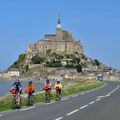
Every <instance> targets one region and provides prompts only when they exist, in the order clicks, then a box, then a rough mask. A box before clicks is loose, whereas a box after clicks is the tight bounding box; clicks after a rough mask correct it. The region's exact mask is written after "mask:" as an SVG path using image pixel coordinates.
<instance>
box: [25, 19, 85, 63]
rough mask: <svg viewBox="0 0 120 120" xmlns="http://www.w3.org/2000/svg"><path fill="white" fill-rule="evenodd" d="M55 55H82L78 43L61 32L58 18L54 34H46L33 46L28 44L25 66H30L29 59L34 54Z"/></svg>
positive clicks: (80, 46) (70, 36)
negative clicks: (51, 53) (48, 53)
mask: <svg viewBox="0 0 120 120" xmlns="http://www.w3.org/2000/svg"><path fill="white" fill-rule="evenodd" d="M49 50H50V51H51V52H55V53H67V54H72V53H75V52H77V53H79V54H83V52H84V50H83V47H82V45H81V43H80V41H78V40H75V39H74V38H73V36H72V35H71V34H70V33H69V32H68V31H65V30H62V25H61V22H60V17H59V18H58V23H57V27H56V33H55V34H46V35H45V36H44V39H40V40H39V41H38V42H37V43H35V44H30V45H28V47H27V50H26V53H25V54H26V61H25V64H27V65H29V64H31V59H32V57H34V56H35V55H36V54H38V55H40V56H45V57H46V55H47V52H48V51H49Z"/></svg>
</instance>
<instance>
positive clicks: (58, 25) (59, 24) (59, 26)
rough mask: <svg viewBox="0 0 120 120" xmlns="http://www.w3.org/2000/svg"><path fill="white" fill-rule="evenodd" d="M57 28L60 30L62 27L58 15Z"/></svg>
mask: <svg viewBox="0 0 120 120" xmlns="http://www.w3.org/2000/svg"><path fill="white" fill-rule="evenodd" d="M57 28H62V26H61V21H60V15H58V23H57Z"/></svg>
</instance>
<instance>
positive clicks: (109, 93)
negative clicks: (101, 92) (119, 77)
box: [109, 85, 120, 94]
mask: <svg viewBox="0 0 120 120" xmlns="http://www.w3.org/2000/svg"><path fill="white" fill-rule="evenodd" d="M119 87H120V86H119V85H118V86H117V87H116V88H115V89H114V90H113V91H111V92H110V93H109V94H112V93H113V92H115V91H116V90H117V89H119Z"/></svg>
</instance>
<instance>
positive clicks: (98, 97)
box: [97, 85, 120, 98]
mask: <svg viewBox="0 0 120 120" xmlns="http://www.w3.org/2000/svg"><path fill="white" fill-rule="evenodd" d="M119 87H120V86H119V85H118V86H117V87H116V88H115V89H114V90H112V91H111V92H110V93H108V94H107V95H104V96H98V97H97V98H103V97H109V96H110V95H111V94H112V93H113V92H115V91H116V90H117V89H119Z"/></svg>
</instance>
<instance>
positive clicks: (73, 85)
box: [0, 79, 104, 111]
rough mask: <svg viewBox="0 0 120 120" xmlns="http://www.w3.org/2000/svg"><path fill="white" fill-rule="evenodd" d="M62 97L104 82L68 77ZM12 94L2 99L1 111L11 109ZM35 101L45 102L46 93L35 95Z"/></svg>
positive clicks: (0, 103) (98, 85)
mask: <svg viewBox="0 0 120 120" xmlns="http://www.w3.org/2000/svg"><path fill="white" fill-rule="evenodd" d="M62 84H63V89H62V97H64V96H68V95H71V94H75V93H79V92H82V91H86V90H91V89H95V88H97V87H100V86H102V85H103V84H104V83H103V82H99V81H96V80H69V79H66V80H64V81H63V82H62ZM51 99H52V100H55V99H56V92H55V90H53V91H51ZM26 101H27V98H23V97H22V107H23V106H26ZM11 102H12V95H8V96H6V97H4V99H2V100H0V111H4V110H9V109H11ZM34 102H35V103H44V102H45V93H44V92H41V93H39V94H35V95H34Z"/></svg>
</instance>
